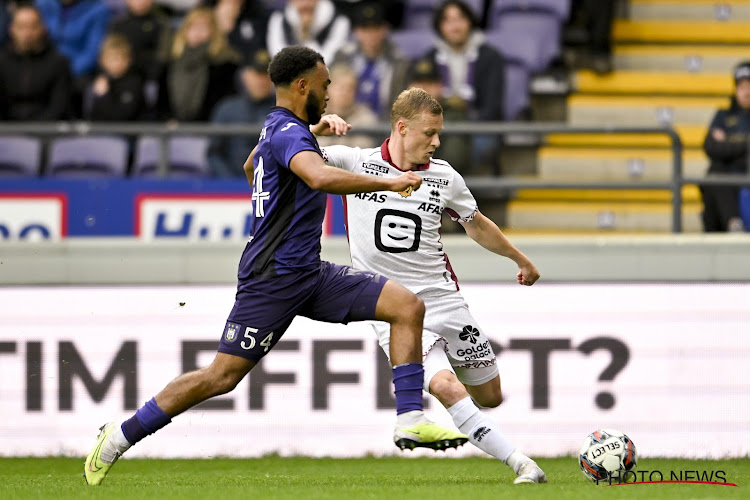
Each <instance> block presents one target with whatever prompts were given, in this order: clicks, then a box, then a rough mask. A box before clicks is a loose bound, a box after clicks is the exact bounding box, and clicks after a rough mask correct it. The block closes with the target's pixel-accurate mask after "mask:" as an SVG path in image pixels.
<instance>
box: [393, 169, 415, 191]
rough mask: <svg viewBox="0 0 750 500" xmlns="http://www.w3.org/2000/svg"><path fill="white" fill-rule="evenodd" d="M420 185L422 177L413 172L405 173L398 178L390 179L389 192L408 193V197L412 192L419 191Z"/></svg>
mask: <svg viewBox="0 0 750 500" xmlns="http://www.w3.org/2000/svg"><path fill="white" fill-rule="evenodd" d="M421 185H422V177H421V176H420V175H419V174H415V173H414V172H405V173H403V174H401V175H399V176H398V177H395V178H393V179H391V189H390V190H391V191H395V192H397V193H401V192H404V191H408V194H407V195H406V196H408V195H409V194H411V192H412V191H416V190H417V189H419V186H421Z"/></svg>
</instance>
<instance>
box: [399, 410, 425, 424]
mask: <svg viewBox="0 0 750 500" xmlns="http://www.w3.org/2000/svg"><path fill="white" fill-rule="evenodd" d="M423 419H424V412H423V411H421V410H413V411H407V412H404V413H401V414H399V415H396V424H397V425H398V426H399V427H412V426H414V425H417V424H418V423H420V422H422V420H423Z"/></svg>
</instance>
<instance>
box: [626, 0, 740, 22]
mask: <svg viewBox="0 0 750 500" xmlns="http://www.w3.org/2000/svg"><path fill="white" fill-rule="evenodd" d="M628 11H629V17H630V18H631V19H634V20H647V19H691V20H706V19H715V20H717V21H726V20H729V21H750V0H721V1H717V0H630V2H629V6H628Z"/></svg>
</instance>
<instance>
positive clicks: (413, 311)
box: [402, 294, 425, 323]
mask: <svg viewBox="0 0 750 500" xmlns="http://www.w3.org/2000/svg"><path fill="white" fill-rule="evenodd" d="M402 311H403V316H404V318H405V319H406V320H407V321H417V320H418V321H419V322H420V323H421V322H422V320H423V319H424V313H425V306H424V301H423V300H422V299H420V298H419V297H417V296H416V295H414V294H410V295H409V296H408V299H405V300H404V305H403V307H402Z"/></svg>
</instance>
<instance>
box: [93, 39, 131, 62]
mask: <svg viewBox="0 0 750 500" xmlns="http://www.w3.org/2000/svg"><path fill="white" fill-rule="evenodd" d="M110 50H111V51H116V52H125V53H126V54H127V55H128V57H130V58H132V57H133V47H132V45H130V42H129V41H128V39H127V38H126V37H125V36H123V35H120V34H119V33H112V34H111V35H107V37H106V38H105V39H104V41H103V42H102V44H101V47H100V48H99V53H100V54H104V53H105V52H107V51H110Z"/></svg>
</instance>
